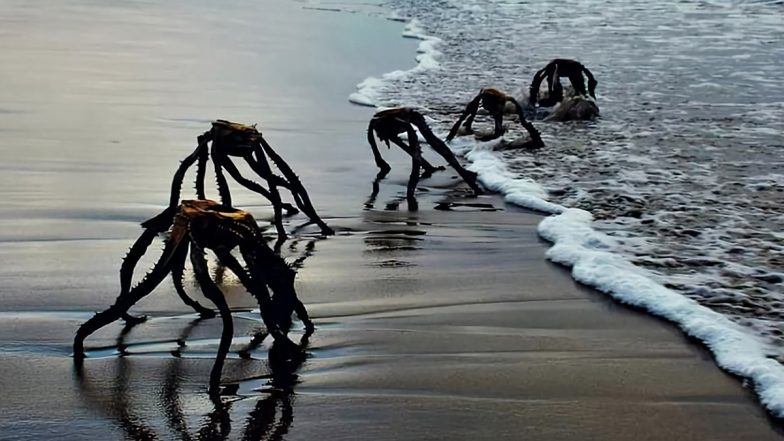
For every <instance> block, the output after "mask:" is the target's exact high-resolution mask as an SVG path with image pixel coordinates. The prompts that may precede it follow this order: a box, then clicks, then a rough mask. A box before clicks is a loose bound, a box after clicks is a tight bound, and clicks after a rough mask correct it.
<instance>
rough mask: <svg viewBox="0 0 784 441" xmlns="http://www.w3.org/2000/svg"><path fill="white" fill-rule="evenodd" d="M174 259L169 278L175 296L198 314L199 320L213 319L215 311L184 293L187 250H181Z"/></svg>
mask: <svg viewBox="0 0 784 441" xmlns="http://www.w3.org/2000/svg"><path fill="white" fill-rule="evenodd" d="M178 254H179V255H178V256H176V257H175V259H176V260H175V261H174V262H173V263H172V268H171V278H172V282H173V283H174V289H175V291H177V295H179V296H180V299H182V301H183V303H185V304H186V305H188V306H190V307H191V308H193V310H194V311H196V312H197V313H198V314H199V317H201V318H205V319H206V318H213V317H215V311H213V310H212V309H210V308H207V307H205V306H203V305H202V304H201V303H199V302H197V301H196V300H193V298H191V297H190V296H189V295H188V293H187V292H186V291H185V287H184V286H183V285H182V278H183V274H184V270H185V260H186V258H187V250H186V249H183V250H182V252H181V253H178Z"/></svg>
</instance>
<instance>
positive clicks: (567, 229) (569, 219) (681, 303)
mask: <svg viewBox="0 0 784 441" xmlns="http://www.w3.org/2000/svg"><path fill="white" fill-rule="evenodd" d="M497 143H498V142H487V143H480V142H476V141H473V140H466V139H465V138H463V139H458V140H455V141H454V142H453V143H452V144H451V145H450V147H451V148H452V149H453V150H454V151H455V153H458V154H462V155H463V156H464V157H465V158H466V159H468V160H469V161H470V162H471V164H470V165H469V166H468V168H469V169H470V170H472V171H475V172H477V173H478V174H479V180H480V181H481V182H482V184H483V185H484V186H485V187H486V188H488V189H489V190H493V191H496V192H499V193H501V194H502V195H503V196H504V199H505V200H506V201H507V202H510V203H513V204H515V205H518V206H521V207H524V208H528V209H532V210H536V211H539V212H542V213H547V214H551V215H550V216H548V217H545V218H544V219H543V220H542V222H541V223H540V224H539V226H538V232H539V235H540V236H541V237H542V238H544V239H546V240H548V241H549V242H551V243H552V244H553V245H552V247H551V248H550V249H549V250H548V251H547V258H548V259H549V260H551V261H553V262H555V263H558V264H561V265H564V266H568V267H571V268H572V277H573V278H574V279H575V280H577V281H579V282H581V283H584V284H586V285H590V286H593V287H595V288H596V289H598V290H600V291H602V292H604V293H607V294H609V295H610V296H612V297H613V298H614V299H616V300H618V301H620V302H622V303H625V304H628V305H632V306H635V307H638V308H643V309H646V310H647V311H649V312H651V313H652V314H654V315H657V316H659V317H662V318H665V319H667V320H670V321H672V322H674V323H676V324H677V325H678V326H679V327H680V328H681V329H682V330H683V331H684V332H686V333H687V334H688V335H690V336H692V337H694V338H697V339H699V340H701V341H702V342H703V343H704V344H705V345H706V346H707V347H708V348H709V349H710V350H711V352H713V354H714V356H715V358H716V362H717V364H718V365H719V366H721V367H722V368H723V369H725V370H727V371H729V372H731V373H733V374H735V375H738V376H742V377H745V378H749V379H751V380H752V381H753V382H754V387H755V390H756V392H757V394H758V395H759V397H760V401H761V402H762V403H763V404H764V405H765V407H767V408H768V409H769V410H770V411H771V412H772V413H773V414H774V415H776V416H779V417H784V366H782V365H781V364H780V363H778V362H777V361H776V360H773V359H770V358H769V357H768V355H767V354H769V353H770V352H771V350H770V349H771V348H770V347H769V344H768V343H767V342H765V341H764V340H762V339H760V338H758V337H757V336H755V335H753V334H751V333H750V332H749V331H748V330H747V329H745V328H744V327H742V326H741V325H738V324H737V323H735V322H733V321H731V320H729V319H728V318H727V317H725V316H723V315H721V314H719V313H717V312H714V311H713V310H711V309H709V308H707V307H705V306H702V305H700V304H699V303H697V302H696V301H694V300H691V299H689V298H687V297H685V296H683V295H681V294H678V293H676V292H674V291H672V290H670V289H667V288H665V287H664V286H662V285H661V284H659V283H657V282H655V281H654V280H653V278H652V277H651V276H650V273H649V272H648V270H646V269H643V268H639V267H637V266H635V265H633V264H632V263H630V262H629V261H627V260H625V259H624V258H623V257H622V256H621V255H619V254H617V253H614V252H613V251H612V250H613V248H615V239H614V238H612V237H610V236H608V235H606V234H604V233H601V232H599V231H597V230H595V229H594V228H593V227H592V224H593V216H592V215H591V213H590V212H588V211H585V210H580V209H575V208H566V207H563V206H561V205H558V204H555V203H552V202H549V201H548V200H547V192H546V191H545V189H544V188H543V187H542V186H541V185H539V184H538V183H536V182H535V181H533V180H530V179H526V178H521V177H519V174H516V173H514V172H510V171H509V170H507V166H506V163H505V161H504V160H503V159H502V158H501V157H500V156H499V155H498V153H496V152H494V151H492V147H493V146H494V145H496V144H497Z"/></svg>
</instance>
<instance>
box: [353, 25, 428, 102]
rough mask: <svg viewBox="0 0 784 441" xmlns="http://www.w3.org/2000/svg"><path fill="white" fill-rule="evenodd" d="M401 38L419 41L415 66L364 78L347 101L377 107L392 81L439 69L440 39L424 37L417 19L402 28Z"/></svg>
mask: <svg viewBox="0 0 784 441" xmlns="http://www.w3.org/2000/svg"><path fill="white" fill-rule="evenodd" d="M403 37H405V38H415V39H417V40H421V42H420V43H419V47H418V48H417V56H416V61H417V65H416V66H414V67H413V68H411V69H408V70H396V71H392V72H387V73H385V74H383V75H381V78H378V77H368V78H365V79H364V80H363V81H362V82H361V83H359V84H357V91H356V92H354V93H352V94H351V95H349V96H348V100H349V101H350V102H352V103H354V104H358V105H360V106H368V107H378V106H379V101H380V99H381V96H382V94H383V93H384V92H385V91H386V90H387V87H389V86H390V84H391V82H392V81H396V80H400V79H402V78H406V77H408V76H410V75H415V74H417V73H419V72H422V71H424V70H435V69H440V67H441V65H440V64H439V63H438V57H439V56H441V52H439V51H438V50H437V49H436V47H437V46H438V45H439V44H441V39H440V38H438V37H433V36H430V35H425V33H424V31H422V29H421V28H420V26H419V21H418V20H417V19H413V20H411V21H410V22H409V23H408V24H407V25H406V26H405V28H403Z"/></svg>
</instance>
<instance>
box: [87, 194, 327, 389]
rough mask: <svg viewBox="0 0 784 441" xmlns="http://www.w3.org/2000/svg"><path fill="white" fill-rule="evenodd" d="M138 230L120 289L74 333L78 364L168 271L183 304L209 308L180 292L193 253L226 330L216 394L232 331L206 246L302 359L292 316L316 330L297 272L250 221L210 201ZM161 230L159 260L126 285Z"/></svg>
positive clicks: (213, 382) (188, 204)
mask: <svg viewBox="0 0 784 441" xmlns="http://www.w3.org/2000/svg"><path fill="white" fill-rule="evenodd" d="M143 226H144V227H145V228H146V229H145V231H144V233H142V237H140V238H139V240H137V241H136V243H135V244H134V245H133V247H132V248H131V251H130V252H129V254H128V256H127V257H126V259H125V260H124V261H123V264H122V267H121V269H120V285H121V291H120V295H119V296H118V297H117V300H116V301H115V303H114V305H112V306H111V307H110V308H109V309H107V310H105V311H103V312H100V313H98V314H96V315H95V316H93V317H92V318H91V319H90V320H88V321H87V322H86V323H84V324H83V325H82V326H81V327H80V328H79V330H78V331H77V333H76V336H75V338H74V344H73V350H74V357H75V358H76V359H77V362H79V363H81V360H82V358H83V357H84V340H85V338H87V337H88V336H89V335H90V334H92V333H94V332H95V331H97V330H98V329H100V328H102V327H104V326H106V325H108V324H109V323H112V322H114V321H116V320H118V319H120V318H124V317H126V316H128V314H127V312H128V310H129V309H130V308H131V307H132V306H133V305H134V304H136V303H137V302H138V301H139V300H141V299H142V298H143V297H145V296H147V295H148V294H150V293H151V292H152V291H153V290H154V289H155V288H156V287H157V286H158V285H159V284H160V283H161V282H162V281H163V280H164V279H165V278H166V276H167V275H169V274H171V275H172V279H173V280H174V284H175V287H176V289H177V293H178V294H179V295H180V296H181V297H182V299H183V301H185V303H186V304H189V305H190V306H192V307H193V308H194V309H195V310H196V311H197V312H200V313H202V315H204V314H203V312H204V311H205V310H206V311H210V310H208V309H207V308H204V307H203V306H201V305H199V304H198V303H197V302H195V301H194V300H192V299H191V298H190V297H189V296H188V295H187V293H186V292H185V290H184V289H183V287H182V272H183V270H184V268H185V262H186V260H187V258H188V255H189V254H190V260H191V264H192V266H193V270H194V274H195V276H196V280H197V281H198V283H199V285H200V286H201V289H202V290H203V292H204V295H205V297H207V298H208V299H209V300H210V301H211V302H213V303H214V304H215V306H216V307H217V308H218V311H219V312H220V316H221V319H222V321H223V333H222V335H221V341H220V345H219V348H218V355H217V357H216V359H215V363H214V365H213V368H212V371H211V374H210V385H209V393H210V394H211V395H218V394H219V393H220V378H221V370H222V368H223V362H224V359H225V357H226V354H227V353H228V351H229V347H230V345H231V340H232V337H233V330H234V327H233V321H232V316H231V310H230V309H229V306H228V305H227V303H226V300H225V299H224V296H223V292H222V291H221V290H220V288H219V287H218V286H217V285H216V284H215V282H214V281H213V280H212V278H211V277H210V274H209V269H208V267H207V260H206V259H205V256H204V253H205V251H206V250H207V249H209V250H211V251H213V252H214V253H215V255H216V257H217V258H218V261H219V262H220V264H221V265H224V266H226V267H227V268H228V269H229V270H231V271H232V272H234V273H235V275H236V276H237V277H238V278H239V280H240V282H241V283H242V285H243V286H244V287H245V288H246V289H247V290H248V292H250V293H251V294H252V295H253V296H254V297H255V298H256V299H257V301H258V303H259V307H260V312H261V318H262V319H263V321H264V324H265V326H266V327H267V331H268V332H269V333H270V334H271V335H272V336H273V337H274V339H275V341H278V342H280V345H279V346H280V347H286V348H288V349H289V352H290V354H291V355H292V356H294V357H297V356H299V354H300V353H301V350H300V348H299V347H298V346H297V345H296V344H295V343H293V342H292V341H291V340H289V338H288V336H287V333H288V330H289V329H290V327H291V315H292V314H293V313H294V312H296V313H297V316H298V317H299V319H300V320H301V321H302V322H303V323H304V325H305V327H306V329H307V330H308V332H310V331H312V330H313V323H312V322H311V321H310V319H309V317H308V313H307V310H306V309H305V306H304V305H303V304H302V302H301V301H300V300H299V299H298V298H297V294H296V291H295V289H294V277H295V276H296V272H295V270H294V269H293V268H292V267H290V266H289V265H287V264H286V262H285V261H284V260H283V259H282V258H281V257H280V256H278V255H276V254H275V253H274V252H273V251H272V250H271V249H270V248H269V247H268V246H267V244H266V242H265V240H264V238H263V237H262V233H261V230H260V229H259V227H258V225H257V224H256V221H255V220H254V219H253V216H251V215H250V214H249V213H247V212H245V211H241V210H237V209H234V208H231V207H226V206H224V205H221V204H218V203H217V202H214V201H208V200H198V201H183V203H182V204H181V205H180V206H179V208H178V210H177V212H176V215H174V216H171V215H170V211H169V209H166V210H164V211H163V213H161V214H160V215H158V216H156V217H155V218H153V219H150V220H149V221H147V222H145V223H144V224H143ZM166 231H168V233H169V237H168V238H167V240H166V245H165V247H164V250H163V255H162V256H161V257H160V259H159V260H158V262H157V263H156V264H155V265H154V266H153V268H152V269H151V270H150V271H149V272H148V273H147V274H146V275H145V276H144V277H143V278H142V279H141V281H140V282H139V283H138V284H137V285H136V286H134V287H133V288H131V287H130V284H131V278H132V276H133V271H134V269H135V267H136V264H137V263H138V261H139V259H140V258H141V257H142V256H143V255H144V253H145V251H146V249H147V247H148V246H149V244H150V243H151V242H152V239H153V238H154V237H155V235H157V234H158V233H162V232H166ZM235 248H238V249H239V251H240V254H241V255H242V258H243V260H244V261H245V265H246V267H247V268H246V267H245V266H243V265H242V264H241V263H240V262H239V261H238V260H237V258H235V257H234V256H233V255H232V254H231V251H232V250H233V249H235ZM268 287H269V289H271V290H272V292H273V294H274V296H273V297H271V296H270V292H269V289H268ZM136 320H138V319H136ZM121 336H122V334H121Z"/></svg>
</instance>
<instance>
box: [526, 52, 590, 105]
mask: <svg viewBox="0 0 784 441" xmlns="http://www.w3.org/2000/svg"><path fill="white" fill-rule="evenodd" d="M583 74H585V76H586V77H587V78H588V91H587V92H586V90H585V79H584V78H583ZM563 77H567V78H569V82H570V83H572V88H573V89H574V94H575V95H576V96H580V95H586V94H588V95H591V97H592V98H594V99H596V85H597V84H599V83H598V82H597V81H596V79H595V78H594V77H593V74H592V73H591V71H590V70H588V68H587V67H585V66H583V64H582V63H580V62H579V61H575V60H567V59H563V58H556V59H555V60H552V61H550V62H549V63H547V66H545V67H543V68H542V69H540V70H539V71H538V72H536V74H534V79H533V82H531V88H530V89H529V92H528V102H529V103H530V104H531V105H532V106H535V105H536V104H537V102H538V103H539V105H540V106H545V107H550V106H553V105H555V104H556V103H559V102H561V101H562V100H563V98H564V94H563V87H562V86H561V83H560V81H559V80H558V79H559V78H563ZM545 78H547V93H548V95H547V98H545V99H543V100H539V86H540V85H541V84H542V81H543V80H544V79H545Z"/></svg>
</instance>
